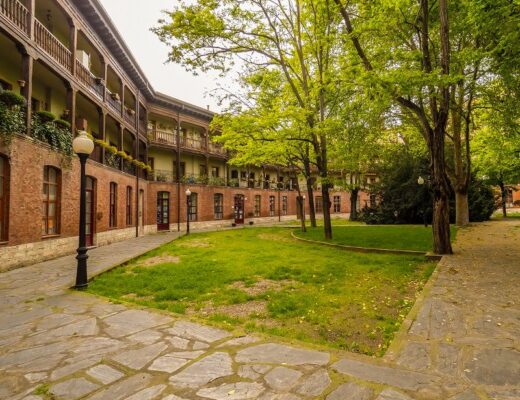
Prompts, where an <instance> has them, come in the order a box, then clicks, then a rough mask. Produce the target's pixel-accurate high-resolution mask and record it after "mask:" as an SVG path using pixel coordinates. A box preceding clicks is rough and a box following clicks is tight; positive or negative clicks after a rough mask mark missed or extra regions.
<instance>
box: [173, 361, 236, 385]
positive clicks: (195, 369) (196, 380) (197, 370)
mask: <svg viewBox="0 0 520 400" xmlns="http://www.w3.org/2000/svg"><path fill="white" fill-rule="evenodd" d="M229 375H233V368H232V360H231V357H230V356H229V354H227V353H214V354H211V355H209V356H208V357H205V358H203V359H202V360H200V361H197V362H195V363H194V364H192V365H190V366H189V367H187V368H186V369H184V370H183V371H181V372H179V373H178V374H176V375H174V376H172V377H170V382H171V383H172V384H173V385H175V386H180V387H192V388H198V387H201V386H203V385H205V384H207V383H209V382H212V381H214V380H215V379H217V378H222V377H225V376H229Z"/></svg>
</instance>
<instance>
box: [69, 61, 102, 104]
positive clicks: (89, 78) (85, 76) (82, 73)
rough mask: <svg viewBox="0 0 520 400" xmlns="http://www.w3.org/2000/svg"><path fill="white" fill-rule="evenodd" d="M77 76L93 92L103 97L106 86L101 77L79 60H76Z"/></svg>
mask: <svg viewBox="0 0 520 400" xmlns="http://www.w3.org/2000/svg"><path fill="white" fill-rule="evenodd" d="M76 76H77V77H78V78H79V80H80V82H81V83H83V84H84V85H85V86H86V87H87V88H88V89H89V90H90V91H91V92H93V93H94V94H95V95H96V96H97V97H99V98H100V99H103V91H104V87H103V84H102V83H101V81H100V79H99V78H96V77H95V76H94V75H93V74H92V72H90V71H89V70H88V69H87V68H85V66H84V65H83V64H82V63H81V62H80V61H79V60H76Z"/></svg>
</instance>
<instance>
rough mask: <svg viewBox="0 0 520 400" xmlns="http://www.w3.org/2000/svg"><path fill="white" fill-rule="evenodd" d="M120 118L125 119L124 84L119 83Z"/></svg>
mask: <svg viewBox="0 0 520 400" xmlns="http://www.w3.org/2000/svg"><path fill="white" fill-rule="evenodd" d="M119 111H120V112H121V116H122V117H123V119H124V118H125V84H124V83H123V81H121V110H119Z"/></svg>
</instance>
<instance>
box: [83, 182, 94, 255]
mask: <svg viewBox="0 0 520 400" xmlns="http://www.w3.org/2000/svg"><path fill="white" fill-rule="evenodd" d="M95 188H96V182H95V180H94V178H92V177H90V176H87V186H86V189H85V192H86V193H85V194H86V198H87V203H86V209H85V243H86V245H87V247H90V246H93V245H94V234H95V219H94V216H95V201H96V192H95Z"/></svg>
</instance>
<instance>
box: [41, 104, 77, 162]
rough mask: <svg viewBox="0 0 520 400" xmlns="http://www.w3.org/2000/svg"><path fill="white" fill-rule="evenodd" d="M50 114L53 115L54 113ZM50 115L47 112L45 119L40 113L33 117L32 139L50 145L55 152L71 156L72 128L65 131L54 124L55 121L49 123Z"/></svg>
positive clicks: (44, 115)
mask: <svg viewBox="0 0 520 400" xmlns="http://www.w3.org/2000/svg"><path fill="white" fill-rule="evenodd" d="M42 113H43V112H42ZM48 114H51V115H52V113H48ZM48 114H46V112H45V113H44V114H43V118H42V115H41V114H40V113H36V114H35V115H34V116H33V119H32V128H31V135H32V137H34V138H35V139H38V140H41V141H42V142H45V143H47V144H49V145H50V146H51V147H52V148H53V149H55V150H59V151H61V152H63V153H65V154H68V155H71V154H72V135H71V132H70V128H68V129H65V128H63V127H60V126H59V125H58V124H56V123H54V120H50V121H49V115H48Z"/></svg>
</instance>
